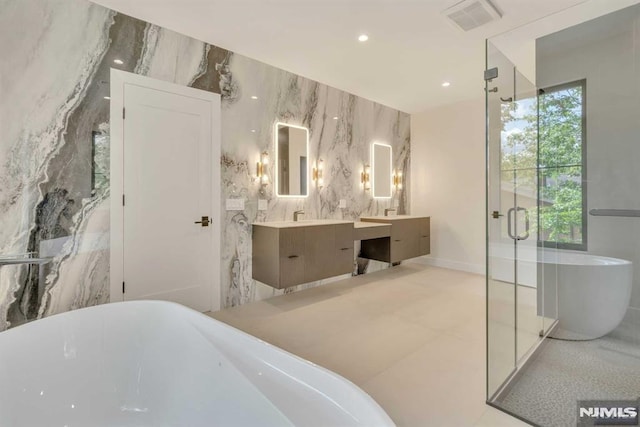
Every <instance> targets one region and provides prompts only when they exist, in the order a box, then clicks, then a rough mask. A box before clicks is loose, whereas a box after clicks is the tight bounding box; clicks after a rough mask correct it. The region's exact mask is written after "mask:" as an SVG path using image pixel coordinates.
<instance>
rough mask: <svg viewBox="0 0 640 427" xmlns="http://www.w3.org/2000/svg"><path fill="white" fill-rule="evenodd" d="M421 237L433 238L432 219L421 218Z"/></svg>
mask: <svg viewBox="0 0 640 427" xmlns="http://www.w3.org/2000/svg"><path fill="white" fill-rule="evenodd" d="M418 221H419V223H420V237H428V236H431V218H420V219H419V220H418Z"/></svg>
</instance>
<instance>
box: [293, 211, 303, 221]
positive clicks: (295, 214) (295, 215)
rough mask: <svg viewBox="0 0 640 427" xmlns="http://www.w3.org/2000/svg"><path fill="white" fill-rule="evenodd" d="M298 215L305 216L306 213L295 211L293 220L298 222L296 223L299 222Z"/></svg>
mask: <svg viewBox="0 0 640 427" xmlns="http://www.w3.org/2000/svg"><path fill="white" fill-rule="evenodd" d="M298 215H304V211H303V210H300V211H295V212H294V213H293V220H294V221H296V222H297V221H298Z"/></svg>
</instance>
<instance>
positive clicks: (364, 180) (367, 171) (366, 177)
mask: <svg viewBox="0 0 640 427" xmlns="http://www.w3.org/2000/svg"><path fill="white" fill-rule="evenodd" d="M370 181H371V166H369V165H364V168H363V169H362V172H361V173H360V183H361V184H362V187H363V188H364V190H365V191H368V190H370V189H371V184H370Z"/></svg>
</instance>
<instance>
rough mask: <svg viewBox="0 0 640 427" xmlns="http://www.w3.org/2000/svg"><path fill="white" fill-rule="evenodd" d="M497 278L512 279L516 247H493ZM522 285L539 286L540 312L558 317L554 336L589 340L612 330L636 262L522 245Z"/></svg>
mask: <svg viewBox="0 0 640 427" xmlns="http://www.w3.org/2000/svg"><path fill="white" fill-rule="evenodd" d="M490 253H491V254H492V257H491V259H490V265H491V267H492V271H491V275H492V277H493V278H494V279H496V280H499V281H502V282H505V283H512V282H513V277H514V262H513V260H514V250H513V246H509V245H495V246H491V248H490ZM518 283H519V284H521V285H523V286H528V287H531V288H536V293H537V297H538V298H537V310H538V315H540V316H544V317H546V318H548V319H558V325H557V327H556V329H555V330H554V332H553V334H552V336H554V337H556V338H565V339H577V340H586V339H594V338H599V337H602V336H604V335H606V334H608V333H609V332H611V331H613V330H614V329H615V328H616V327H617V326H618V325H619V324H620V322H621V321H622V319H623V318H624V315H625V313H626V312H627V309H628V307H629V302H630V299H631V288H632V285H633V264H632V263H631V261H627V260H623V259H617V258H609V257H603V256H599V255H592V254H588V253H585V252H578V251H568V250H558V249H549V248H544V249H543V248H537V247H536V246H531V245H525V244H522V245H519V247H518Z"/></svg>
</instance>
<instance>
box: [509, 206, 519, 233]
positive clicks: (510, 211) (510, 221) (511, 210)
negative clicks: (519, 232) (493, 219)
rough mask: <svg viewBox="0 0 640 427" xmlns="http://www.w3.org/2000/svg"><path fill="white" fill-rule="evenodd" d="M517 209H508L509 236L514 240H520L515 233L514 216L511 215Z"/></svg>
mask: <svg viewBox="0 0 640 427" xmlns="http://www.w3.org/2000/svg"><path fill="white" fill-rule="evenodd" d="M515 211H516V208H510V209H509V210H508V211H507V234H508V235H509V237H511V238H512V239H513V240H518V238H517V237H516V236H514V235H513V231H512V229H513V219H512V218H513V216H512V215H511V214H512V213H514V212H515Z"/></svg>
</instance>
